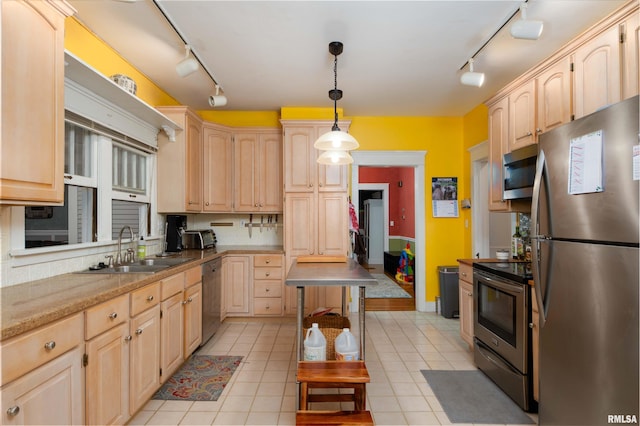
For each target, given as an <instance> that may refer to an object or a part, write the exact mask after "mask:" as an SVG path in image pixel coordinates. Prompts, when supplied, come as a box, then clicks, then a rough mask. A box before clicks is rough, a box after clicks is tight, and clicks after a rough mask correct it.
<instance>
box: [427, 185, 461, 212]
mask: <svg viewBox="0 0 640 426" xmlns="http://www.w3.org/2000/svg"><path fill="white" fill-rule="evenodd" d="M431 204H432V209H433V217H458V178H457V177H434V178H431Z"/></svg>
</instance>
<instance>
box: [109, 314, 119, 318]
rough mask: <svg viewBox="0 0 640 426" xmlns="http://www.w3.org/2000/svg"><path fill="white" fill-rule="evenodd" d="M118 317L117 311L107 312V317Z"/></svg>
mask: <svg viewBox="0 0 640 426" xmlns="http://www.w3.org/2000/svg"><path fill="white" fill-rule="evenodd" d="M116 318H118V313H117V312H111V313H110V314H109V319H116Z"/></svg>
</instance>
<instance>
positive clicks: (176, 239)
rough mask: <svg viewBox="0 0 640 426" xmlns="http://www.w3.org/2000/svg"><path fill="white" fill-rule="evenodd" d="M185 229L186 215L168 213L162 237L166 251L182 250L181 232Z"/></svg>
mask: <svg viewBox="0 0 640 426" xmlns="http://www.w3.org/2000/svg"><path fill="white" fill-rule="evenodd" d="M185 229H187V216H185V215H176V214H168V215H167V221H166V222H165V229H164V231H165V232H164V239H165V244H166V248H165V251H166V252H177V251H182V233H183V232H184V230H185Z"/></svg>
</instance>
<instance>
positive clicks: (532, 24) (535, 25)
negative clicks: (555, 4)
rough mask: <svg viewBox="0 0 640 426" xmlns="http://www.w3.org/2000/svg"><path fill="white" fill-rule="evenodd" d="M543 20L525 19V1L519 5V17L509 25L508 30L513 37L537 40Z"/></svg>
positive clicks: (542, 26)
mask: <svg viewBox="0 0 640 426" xmlns="http://www.w3.org/2000/svg"><path fill="white" fill-rule="evenodd" d="M543 28H544V22H542V21H530V20H528V19H527V3H522V4H521V5H520V19H519V20H517V21H516V22H514V23H513V25H511V29H510V30H509V31H510V33H511V36H512V37H513V38H522V39H525V40H537V39H538V38H540V35H541V34H542V29H543Z"/></svg>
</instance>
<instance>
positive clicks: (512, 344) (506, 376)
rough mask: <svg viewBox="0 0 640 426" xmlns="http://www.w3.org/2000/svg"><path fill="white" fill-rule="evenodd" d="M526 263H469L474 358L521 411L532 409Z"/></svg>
mask: <svg viewBox="0 0 640 426" xmlns="http://www.w3.org/2000/svg"><path fill="white" fill-rule="evenodd" d="M529 279H531V268H530V263H529V262H504V263H491V262H487V263H483V262H479V263H474V272H473V283H474V289H473V305H474V306H473V307H474V322H473V331H474V360H475V363H476V366H477V367H478V368H479V369H480V370H482V371H483V372H484V373H485V374H486V375H487V376H488V377H489V378H490V379H491V380H493V381H494V382H495V383H496V384H497V385H498V386H499V387H500V388H501V389H502V390H503V391H504V392H505V393H506V394H507V395H509V396H510V397H511V398H512V399H513V400H514V401H515V402H516V403H517V404H518V405H519V406H520V407H522V409H523V410H525V411H536V410H537V404H536V403H535V401H534V400H533V382H532V370H531V368H532V356H531V329H530V327H529V324H530V322H531V290H530V287H529V284H528V280H529Z"/></svg>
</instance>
